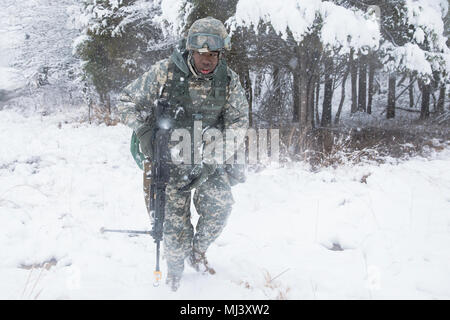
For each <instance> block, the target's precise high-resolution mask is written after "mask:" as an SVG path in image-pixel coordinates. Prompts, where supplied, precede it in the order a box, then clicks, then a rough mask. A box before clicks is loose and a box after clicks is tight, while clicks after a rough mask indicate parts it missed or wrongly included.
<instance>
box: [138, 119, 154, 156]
mask: <svg viewBox="0 0 450 320" xmlns="http://www.w3.org/2000/svg"><path fill="white" fill-rule="evenodd" d="M136 136H137V138H138V139H139V146H140V148H141V151H142V153H143V154H144V155H145V156H146V157H150V156H151V154H152V138H153V129H152V128H151V127H150V126H149V125H146V124H145V125H143V126H142V127H140V128H139V129H137V130H136Z"/></svg>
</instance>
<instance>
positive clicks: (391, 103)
mask: <svg viewBox="0 0 450 320" xmlns="http://www.w3.org/2000/svg"><path fill="white" fill-rule="evenodd" d="M395 82H396V78H395V74H393V73H391V74H389V85H388V103H387V113H386V117H387V118H388V119H392V118H394V117H395Z"/></svg>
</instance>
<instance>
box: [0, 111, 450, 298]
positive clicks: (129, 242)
mask: <svg viewBox="0 0 450 320" xmlns="http://www.w3.org/2000/svg"><path fill="white" fill-rule="evenodd" d="M65 118H67V116H63V115H59V116H58V115H53V116H48V117H40V116H31V117H28V118H25V117H23V116H21V115H19V114H17V113H15V112H13V111H6V110H4V111H0V145H1V152H0V228H1V230H0V298H1V299H277V298H281V299H449V298H450V249H449V244H450V170H449V168H450V148H448V147H447V148H446V149H445V150H444V151H442V152H440V153H435V154H432V155H431V157H430V158H429V159H425V158H413V159H411V160H408V161H405V162H401V163H399V164H398V163H397V164H395V163H394V161H392V163H390V162H389V161H388V162H387V163H386V164H382V165H376V164H364V165H363V164H361V165H358V166H342V167H339V168H337V169H332V168H328V169H323V170H321V171H319V172H315V173H314V172H311V171H310V170H308V166H307V165H306V164H293V165H292V166H291V167H290V168H269V169H266V170H264V171H261V172H259V173H252V174H250V175H249V177H248V182H247V183H245V184H242V185H238V186H236V187H234V188H233V194H234V197H235V200H236V204H235V207H234V210H233V213H232V215H231V216H230V219H229V221H228V224H227V226H226V228H225V230H224V232H223V234H222V235H221V237H220V238H219V239H218V240H217V241H216V242H215V243H214V244H213V245H212V246H211V248H210V250H209V252H208V253H209V255H208V256H209V260H210V263H211V265H213V266H214V268H215V269H216V271H217V274H216V275H213V276H211V275H201V274H197V273H195V271H194V270H193V269H191V268H190V267H188V266H186V269H185V274H184V278H183V280H182V284H181V287H180V289H179V290H178V291H177V292H175V293H172V292H171V291H170V290H169V289H168V288H167V287H166V286H165V285H164V284H162V285H161V286H160V287H157V288H156V287H154V286H153V270H154V262H155V245H154V243H153V242H152V240H151V238H150V237H148V236H141V237H128V236H127V235H123V234H101V233H100V232H99V230H100V228H101V227H103V226H106V227H109V228H120V229H140V230H145V229H148V227H149V219H148V216H147V213H146V210H145V206H144V200H143V195H142V192H141V187H142V186H141V180H142V179H141V171H140V170H139V169H138V167H137V166H136V165H135V163H134V161H133V160H132V158H131V155H130V154H129V151H128V150H129V145H128V143H129V138H130V133H131V131H130V129H128V128H126V127H124V126H122V125H119V126H115V127H107V126H94V125H92V126H91V125H89V124H87V123H77V122H73V123H66V122H65V121H64V119H65ZM193 220H194V221H195V220H196V217H195V214H194V217H193ZM45 262H48V263H47V265H46V266H47V267H48V268H42V267H40V266H42V265H44V264H45ZM33 265H34V267H33ZM162 271H163V274H164V275H165V273H166V266H165V261H163V263H162Z"/></svg>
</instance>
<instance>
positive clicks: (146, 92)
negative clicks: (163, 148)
mask: <svg viewBox="0 0 450 320" xmlns="http://www.w3.org/2000/svg"><path fill="white" fill-rule="evenodd" d="M230 46H231V45H230V37H229V36H228V34H227V31H226V29H225V27H224V25H223V24H222V23H221V22H220V21H219V20H217V19H214V18H212V17H207V18H203V19H199V20H197V21H195V22H194V23H193V24H192V26H191V28H190V29H189V32H188V36H187V38H186V39H185V46H184V45H181V46H179V47H178V48H177V49H175V51H174V53H173V54H172V56H171V57H170V58H168V59H164V60H162V61H160V62H158V63H156V64H155V65H153V66H152V67H151V68H150V70H149V71H148V72H146V73H144V74H143V75H142V76H141V77H139V78H138V79H136V80H135V81H133V82H132V83H131V84H130V85H128V86H127V87H126V88H125V90H124V93H123V94H122V96H121V101H122V104H121V106H120V107H119V111H120V112H121V115H122V121H123V122H124V123H126V124H127V125H128V126H130V127H131V128H133V130H134V132H135V134H136V136H137V138H138V139H139V144H140V149H141V151H142V153H144V155H145V156H146V157H151V135H152V126H151V119H152V110H153V108H154V106H155V103H154V102H155V101H156V100H157V99H165V101H167V102H168V104H169V106H170V108H173V109H175V108H176V109H177V110H179V109H180V108H181V110H182V112H181V116H179V113H178V112H177V116H176V117H174V118H175V127H176V128H184V129H187V130H189V132H191V135H193V129H194V121H201V122H202V127H203V128H206V127H214V128H217V129H219V130H221V131H222V132H223V133H224V136H225V130H228V129H247V128H248V102H247V100H246V97H245V92H244V90H243V88H242V86H241V84H240V82H239V78H238V76H237V74H236V73H235V72H234V71H232V70H231V69H230V68H228V67H227V65H226V61H225V57H224V52H225V50H229V49H230ZM237 144H238V145H240V146H242V145H243V139H241V138H239V139H238V141H237ZM230 156H234V155H229V154H228V155H225V158H226V159H229V158H230ZM226 159H225V161H226ZM148 170H149V166H148V162H146V164H145V171H148ZM193 173H196V174H195V175H194V176H193ZM187 177H189V178H188V179H186V178H187ZM191 179H192V181H191V183H189V180H191ZM236 179H238V180H239V177H238V176H236V175H234V174H233V173H232V171H231V170H223V166H220V164H219V165H218V164H217V163H216V162H215V161H213V160H211V159H209V160H207V159H203V161H202V162H201V163H200V164H195V163H188V164H177V165H175V164H170V180H169V183H168V185H167V188H166V205H165V221H164V228H163V229H164V255H165V258H166V260H167V269H168V272H167V278H166V283H167V284H168V285H169V286H170V287H171V289H172V290H174V291H175V290H177V289H178V287H179V284H180V279H181V276H182V273H183V270H184V260H185V259H187V261H188V263H189V264H190V265H191V266H192V267H193V268H194V269H195V270H197V271H202V272H208V273H210V274H214V273H215V271H214V269H212V268H211V267H210V266H209V265H208V261H207V259H206V256H205V253H206V250H207V249H208V247H209V246H210V245H211V243H212V242H214V240H215V239H217V237H218V236H219V235H220V233H221V232H222V230H223V228H224V226H225V224H226V220H227V218H228V216H229V214H230V212H231V209H232V205H233V203H234V200H233V196H232V193H231V185H233V184H234V183H235V182H236ZM187 180H188V181H187ZM145 181H146V178H145V176H144V190H145V189H146V185H147V188H148V179H147V183H146V182H145ZM183 188H184V191H185V192H183V191H180V189H183ZM194 188H195V192H194V195H193V202H194V205H195V208H196V210H197V212H198V214H199V219H198V223H197V226H196V228H195V232H194V227H193V225H192V223H191V213H190V204H191V192H190V190H191V189H194ZM146 201H147V202H148V199H146ZM147 208H148V205H147Z"/></svg>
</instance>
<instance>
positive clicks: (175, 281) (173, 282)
mask: <svg viewBox="0 0 450 320" xmlns="http://www.w3.org/2000/svg"><path fill="white" fill-rule="evenodd" d="M180 281H181V277H180V276H176V275H171V274H168V275H167V278H166V285H168V286H169V287H170V290H172V291H173V292H175V291H177V290H178V288H179V287H180Z"/></svg>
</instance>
